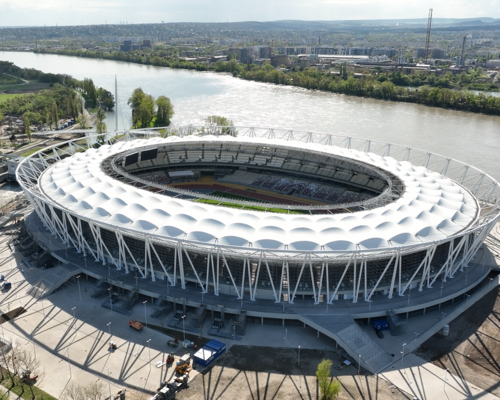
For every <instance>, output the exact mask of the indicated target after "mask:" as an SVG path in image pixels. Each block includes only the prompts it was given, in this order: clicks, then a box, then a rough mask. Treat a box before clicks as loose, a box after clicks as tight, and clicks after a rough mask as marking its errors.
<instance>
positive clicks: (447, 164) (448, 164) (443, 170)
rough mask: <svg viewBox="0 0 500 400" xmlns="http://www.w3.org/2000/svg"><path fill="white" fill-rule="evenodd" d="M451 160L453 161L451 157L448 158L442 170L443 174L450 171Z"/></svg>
mask: <svg viewBox="0 0 500 400" xmlns="http://www.w3.org/2000/svg"><path fill="white" fill-rule="evenodd" d="M450 162H451V159H450V158H447V159H446V163H445V164H444V167H443V169H442V170H441V175H446V174H447V173H448V168H449V167H450Z"/></svg>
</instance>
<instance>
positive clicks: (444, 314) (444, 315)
mask: <svg viewBox="0 0 500 400" xmlns="http://www.w3.org/2000/svg"><path fill="white" fill-rule="evenodd" d="M441 314H443V318H441V319H442V320H444V317H446V313H445V312H442V313H441Z"/></svg>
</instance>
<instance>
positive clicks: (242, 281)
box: [239, 257, 248, 300]
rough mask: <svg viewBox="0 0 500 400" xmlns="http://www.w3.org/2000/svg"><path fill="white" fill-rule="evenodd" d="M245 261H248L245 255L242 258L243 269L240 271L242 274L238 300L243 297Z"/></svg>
mask: <svg viewBox="0 0 500 400" xmlns="http://www.w3.org/2000/svg"><path fill="white" fill-rule="evenodd" d="M247 263H248V258H246V257H245V258H244V259H243V269H242V273H241V275H242V276H241V289H240V293H241V297H240V298H239V299H240V300H241V299H242V298H243V297H244V296H243V292H244V290H245V274H246V268H247Z"/></svg>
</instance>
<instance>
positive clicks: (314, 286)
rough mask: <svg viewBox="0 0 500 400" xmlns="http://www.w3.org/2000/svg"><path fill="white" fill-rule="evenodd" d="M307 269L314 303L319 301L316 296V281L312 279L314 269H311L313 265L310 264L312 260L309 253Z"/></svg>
mask: <svg viewBox="0 0 500 400" xmlns="http://www.w3.org/2000/svg"><path fill="white" fill-rule="evenodd" d="M309 271H310V272H311V286H312V289H313V298H314V304H318V303H319V297H317V296H316V282H315V279H314V271H313V266H312V261H311V255H310V254H309Z"/></svg>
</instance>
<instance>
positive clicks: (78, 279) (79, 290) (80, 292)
mask: <svg viewBox="0 0 500 400" xmlns="http://www.w3.org/2000/svg"><path fill="white" fill-rule="evenodd" d="M76 280H77V282H78V293H79V294H80V301H82V291H81V289H80V275H78V276H77V277H76Z"/></svg>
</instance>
